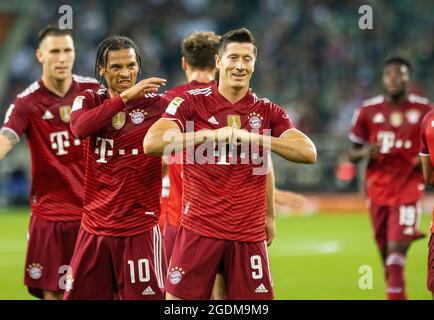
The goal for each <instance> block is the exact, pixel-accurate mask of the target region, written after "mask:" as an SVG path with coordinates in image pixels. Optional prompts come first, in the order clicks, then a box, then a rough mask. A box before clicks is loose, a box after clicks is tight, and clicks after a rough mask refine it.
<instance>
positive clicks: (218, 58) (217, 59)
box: [215, 54, 221, 69]
mask: <svg viewBox="0 0 434 320" xmlns="http://www.w3.org/2000/svg"><path fill="white" fill-rule="evenodd" d="M220 64H221V59H220V56H219V55H218V54H216V55H215V66H216V68H217V69H220Z"/></svg>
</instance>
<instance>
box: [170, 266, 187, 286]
mask: <svg viewBox="0 0 434 320" xmlns="http://www.w3.org/2000/svg"><path fill="white" fill-rule="evenodd" d="M184 274H185V271H184V270H182V268H180V267H174V268H172V269H170V272H169V281H170V283H171V284H178V283H180V282H181V280H182V276H183V275H184Z"/></svg>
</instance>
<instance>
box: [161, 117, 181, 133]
mask: <svg viewBox="0 0 434 320" xmlns="http://www.w3.org/2000/svg"><path fill="white" fill-rule="evenodd" d="M162 119H165V120H170V121H177V122H178V123H179V125H180V126H181V128H182V131H183V132H184V131H185V128H184V126H183V125H182V123H181V120H179V119H177V118H162Z"/></svg>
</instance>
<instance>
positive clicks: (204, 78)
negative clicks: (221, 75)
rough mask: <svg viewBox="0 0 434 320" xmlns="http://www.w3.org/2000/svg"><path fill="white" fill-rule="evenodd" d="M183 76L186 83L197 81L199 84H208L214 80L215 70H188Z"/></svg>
mask: <svg viewBox="0 0 434 320" xmlns="http://www.w3.org/2000/svg"><path fill="white" fill-rule="evenodd" d="M185 74H186V76H187V81H188V82H192V81H197V82H200V83H208V82H211V81H213V80H214V76H215V70H214V71H212V70H208V69H207V70H190V69H187V70H186V71H185Z"/></svg>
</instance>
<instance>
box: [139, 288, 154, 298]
mask: <svg viewBox="0 0 434 320" xmlns="http://www.w3.org/2000/svg"><path fill="white" fill-rule="evenodd" d="M152 294H155V292H154V290H152V288H151V287H150V286H148V287H147V288H146V289H145V290H143V292H142V296H149V295H152Z"/></svg>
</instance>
